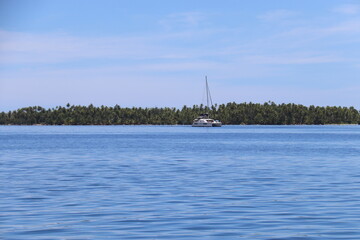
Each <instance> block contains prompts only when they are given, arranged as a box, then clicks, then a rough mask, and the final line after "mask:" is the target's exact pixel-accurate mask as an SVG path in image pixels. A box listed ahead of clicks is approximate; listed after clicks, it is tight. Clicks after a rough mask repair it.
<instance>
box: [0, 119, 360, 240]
mask: <svg viewBox="0 0 360 240" xmlns="http://www.w3.org/2000/svg"><path fill="white" fill-rule="evenodd" d="M0 211H1V212H0V238H2V239H278V240H280V239H298V240H300V239H326V240H329V239H347V240H348V239H360V127H359V126H224V127H221V128H191V127H189V126H0Z"/></svg>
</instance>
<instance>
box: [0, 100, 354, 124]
mask: <svg viewBox="0 0 360 240" xmlns="http://www.w3.org/2000/svg"><path fill="white" fill-rule="evenodd" d="M201 113H207V114H209V115H210V117H211V118H212V119H218V120H220V121H221V122H222V123H223V124H224V125H334V124H335V125H339V124H340V125H356V124H359V123H360V113H359V111H358V110H357V109H355V108H354V107H337V106H326V107H319V106H313V105H311V106H304V105H301V104H294V103H288V104H284V103H282V104H276V103H274V102H265V103H263V104H260V103H251V102H250V103H246V102H245V103H235V102H231V103H227V104H220V105H214V106H212V107H211V108H208V107H205V106H203V105H194V106H192V107H187V106H184V107H182V108H181V109H178V108H170V107H163V108H157V107H154V108H141V107H132V108H127V107H125V108H124V107H120V106H119V105H115V106H113V107H108V106H100V107H95V106H93V105H92V104H90V105H89V106H75V105H70V104H67V105H66V106H64V107H62V106H58V107H55V108H49V109H45V108H43V107H40V106H33V107H25V108H20V109H17V110H15V111H9V112H0V125H95V126H99V125H191V124H192V122H193V120H194V118H196V117H197V116H199V114H201Z"/></svg>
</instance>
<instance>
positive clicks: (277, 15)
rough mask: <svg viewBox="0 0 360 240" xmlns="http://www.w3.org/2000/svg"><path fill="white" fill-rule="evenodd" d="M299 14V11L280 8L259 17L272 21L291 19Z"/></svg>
mask: <svg viewBox="0 0 360 240" xmlns="http://www.w3.org/2000/svg"><path fill="white" fill-rule="evenodd" d="M297 15H299V13H298V12H295V11H290V10H286V9H278V10H273V11H269V12H267V13H265V14H262V15H259V16H258V18H259V19H261V20H263V21H268V22H271V21H281V20H285V19H289V18H292V17H294V16H297Z"/></svg>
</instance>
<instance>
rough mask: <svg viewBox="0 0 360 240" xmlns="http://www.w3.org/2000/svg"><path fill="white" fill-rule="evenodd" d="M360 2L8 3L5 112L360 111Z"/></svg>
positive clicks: (1, 24)
mask: <svg viewBox="0 0 360 240" xmlns="http://www.w3.org/2000/svg"><path fill="white" fill-rule="evenodd" d="M359 43H360V2H359V1H351V0H348V1H347V0H336V1H335V0H316V1H310V0H301V1H288V0H286V1H285V0H284V1H282V0H274V1H268V0H252V1H241V0H236V1H235V0H228V1H211V0H207V1H202V0H197V1H186V0H184V1H161V0H158V1H157V0H153V1H145V0H142V1H141V0H138V1H136V0H133V1H81V0H77V1H66V0H62V1H56V0H53V1H45V0H44V1H38V0H33V1H25V0H24V1H19V0H8V1H4V0H0V111H7V110H14V109H17V108H19V107H25V106H33V105H40V106H44V107H55V106H57V105H65V104H66V103H68V102H69V103H71V104H80V105H88V104H90V103H92V104H95V105H110V106H111V105H115V104H119V105H121V106H126V107H132V106H141V107H155V106H157V107H163V106H170V107H181V106H183V105H190V106H192V105H194V104H200V103H201V101H202V99H203V89H204V76H205V75H207V76H208V79H209V83H210V88H211V91H212V97H213V100H214V101H215V102H217V103H218V104H221V103H227V102H233V101H235V102H250V101H252V102H260V103H262V102H265V101H269V100H270V101H275V102H276V103H283V102H284V103H290V102H293V103H299V104H304V105H311V104H314V105H321V106H327V105H336V106H355V107H357V108H360V94H359V92H360V81H359V76H360V58H359V57H360V44H359Z"/></svg>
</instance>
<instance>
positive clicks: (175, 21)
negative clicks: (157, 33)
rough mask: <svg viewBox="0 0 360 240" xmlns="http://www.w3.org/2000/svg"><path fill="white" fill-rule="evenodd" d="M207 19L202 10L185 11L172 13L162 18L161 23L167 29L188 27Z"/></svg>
mask: <svg viewBox="0 0 360 240" xmlns="http://www.w3.org/2000/svg"><path fill="white" fill-rule="evenodd" d="M205 19H206V17H205V15H204V14H203V13H200V12H183V13H174V14H170V15H168V16H166V17H165V18H164V19H162V20H160V21H159V24H160V25H161V26H163V27H164V28H165V29H166V30H174V29H179V28H183V29H184V28H185V29H187V28H195V27H198V26H200V25H201V23H202V22H203V21H205Z"/></svg>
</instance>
